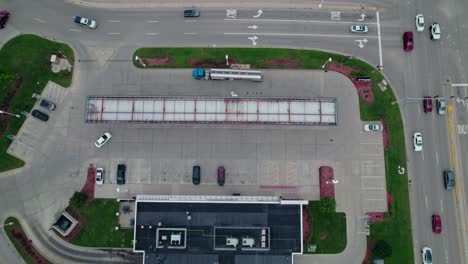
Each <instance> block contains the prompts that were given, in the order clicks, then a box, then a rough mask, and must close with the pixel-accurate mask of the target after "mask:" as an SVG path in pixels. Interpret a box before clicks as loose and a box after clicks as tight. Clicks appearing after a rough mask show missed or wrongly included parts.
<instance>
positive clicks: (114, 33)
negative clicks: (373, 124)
mask: <svg viewBox="0 0 468 264" xmlns="http://www.w3.org/2000/svg"><path fill="white" fill-rule="evenodd" d="M107 34H109V35H120V33H119V32H111V33H107Z"/></svg>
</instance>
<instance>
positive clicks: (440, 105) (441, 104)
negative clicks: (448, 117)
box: [437, 98, 447, 115]
mask: <svg viewBox="0 0 468 264" xmlns="http://www.w3.org/2000/svg"><path fill="white" fill-rule="evenodd" d="M446 108H447V104H446V103H445V98H438V99H437V113H438V114H439V115H444V114H445V109H446Z"/></svg>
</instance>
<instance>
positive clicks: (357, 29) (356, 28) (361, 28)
mask: <svg viewBox="0 0 468 264" xmlns="http://www.w3.org/2000/svg"><path fill="white" fill-rule="evenodd" d="M349 29H350V30H351V32H352V33H367V32H368V31H369V28H368V27H367V26H366V25H352V26H351V27H350V28H349Z"/></svg>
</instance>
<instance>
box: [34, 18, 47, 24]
mask: <svg viewBox="0 0 468 264" xmlns="http://www.w3.org/2000/svg"><path fill="white" fill-rule="evenodd" d="M34 20H37V21H39V22H41V23H47V22H45V21H44V20H42V19H39V18H37V17H35V18H34Z"/></svg>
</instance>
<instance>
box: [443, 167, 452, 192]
mask: <svg viewBox="0 0 468 264" xmlns="http://www.w3.org/2000/svg"><path fill="white" fill-rule="evenodd" d="M444 185H445V189H446V190H447V191H451V190H453V189H454V188H455V175H454V174H453V171H451V170H445V171H444Z"/></svg>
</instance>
